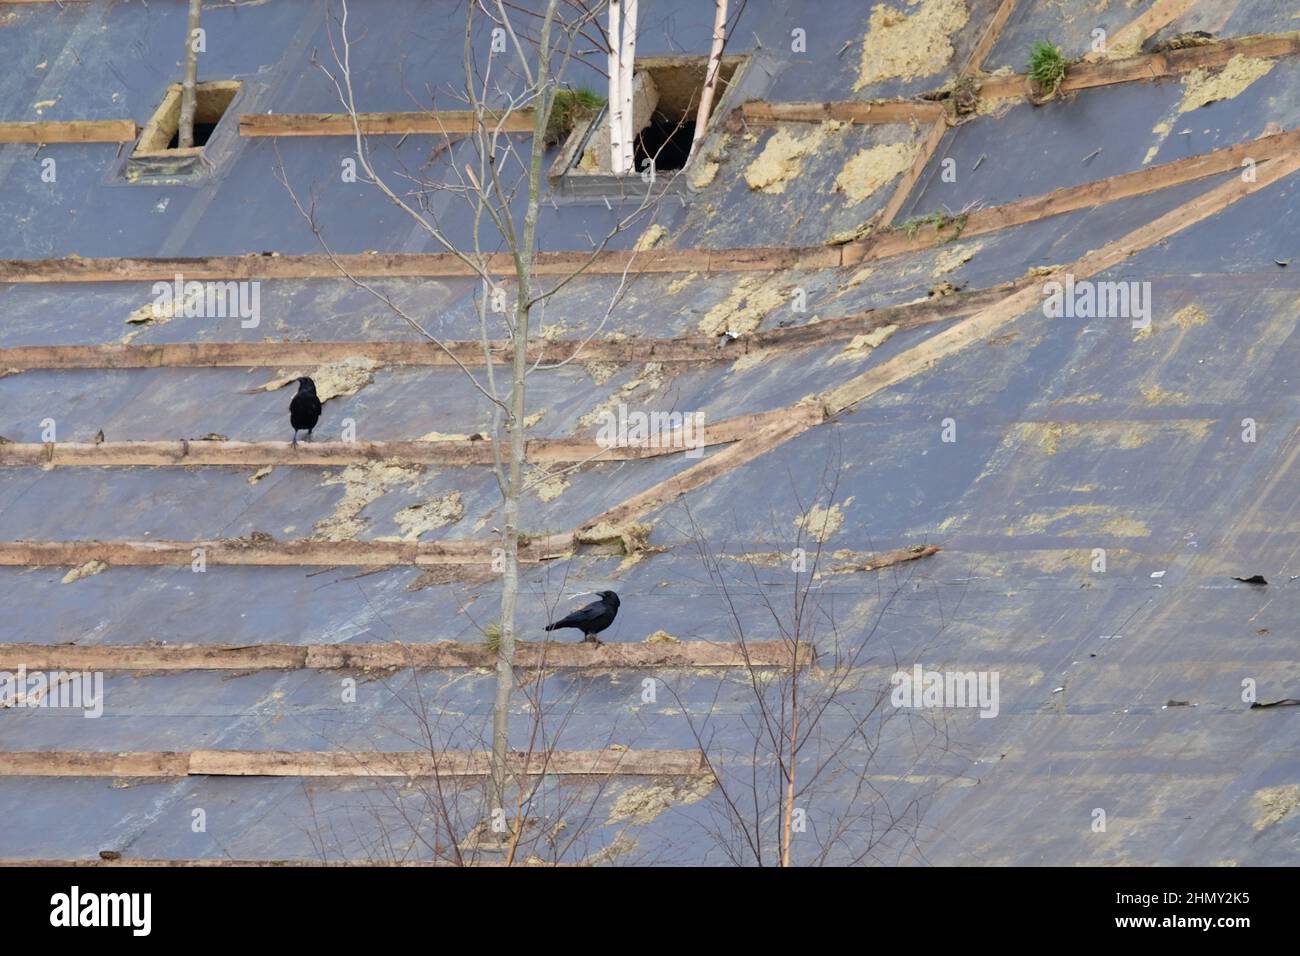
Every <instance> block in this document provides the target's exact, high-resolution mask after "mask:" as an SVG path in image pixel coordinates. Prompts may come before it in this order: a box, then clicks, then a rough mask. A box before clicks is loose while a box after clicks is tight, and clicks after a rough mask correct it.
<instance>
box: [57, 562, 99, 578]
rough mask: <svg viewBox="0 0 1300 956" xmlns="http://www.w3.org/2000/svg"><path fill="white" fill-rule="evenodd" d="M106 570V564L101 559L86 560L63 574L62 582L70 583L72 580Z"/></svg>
mask: <svg viewBox="0 0 1300 956" xmlns="http://www.w3.org/2000/svg"><path fill="white" fill-rule="evenodd" d="M107 570H108V565H107V564H105V563H104V562H103V561H87V562H86V563H85V564H83V565H80V566H78V567H75V568H73V569H72V570H71V571H69V572H68V573H67V574H65V575H64V576H63V581H62V583H63V584H71V583H72V582H73V581H80V580H81V579H82V578H88V577H92V576H93V575H96V574H102V573H103V572H105V571H107Z"/></svg>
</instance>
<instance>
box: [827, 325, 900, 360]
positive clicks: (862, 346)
mask: <svg viewBox="0 0 1300 956" xmlns="http://www.w3.org/2000/svg"><path fill="white" fill-rule="evenodd" d="M897 331H898V326H896V325H882V326H881V327H880V328H878V329H872V330H871V331H870V332H864V333H863V334H862V335H855V336H853V338H852V339H850V340H849V344H848V345H846V346H844V351H842V352H840V353H839V354H838V355H836V356H835V357H833V358H832V359H831V362H832V363H835V362H845V361H848V360H849V359H860V358H864V357H865V356H867V355H870V354H871V353H872V352H874V351H875V350H876V349H878V348H880V346H881V345H883V344H884V343H885V340H886V339H888V338H889V337H890V336H891V335H893V334H894V333H895V332H897Z"/></svg>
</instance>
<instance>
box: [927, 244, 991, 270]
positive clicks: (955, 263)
mask: <svg viewBox="0 0 1300 956" xmlns="http://www.w3.org/2000/svg"><path fill="white" fill-rule="evenodd" d="M983 248H984V243H983V241H980V242H967V243H964V244H962V245H960V246H952V247H951V248H946V249H943V250H941V251H940V252H939V254H938V255H937V256H935V257H934V271H933V272H932V273H931V275H932V276H941V275H945V274H946V273H949V272H952V271H953V270H954V269H959V268H961V267H962V266H964V265H965V264H966V263H968V262H970V261H971V260H972V259H974V258H975V253H977V252H979V251H980V250H981V249H983Z"/></svg>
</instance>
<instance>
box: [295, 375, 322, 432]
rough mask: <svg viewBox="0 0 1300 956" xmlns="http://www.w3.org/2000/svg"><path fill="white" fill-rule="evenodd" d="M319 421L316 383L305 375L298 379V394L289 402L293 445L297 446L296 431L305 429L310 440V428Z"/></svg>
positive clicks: (318, 400)
mask: <svg viewBox="0 0 1300 956" xmlns="http://www.w3.org/2000/svg"><path fill="white" fill-rule="evenodd" d="M318 421H320V399H319V398H317V397H316V383H315V382H313V381H312V380H311V379H309V378H307V376H305V375H304V376H303V377H302V378H300V379H298V394H297V395H295V396H294V397H293V401H291V402H290V403H289V424H290V425H292V426H293V447H294V448H297V447H298V432H300V431H305V432H306V433H307V440H308V441H311V430H312V429H313V428H315V427H316V423H317V422H318Z"/></svg>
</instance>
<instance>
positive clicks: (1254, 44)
mask: <svg viewBox="0 0 1300 956" xmlns="http://www.w3.org/2000/svg"><path fill="white" fill-rule="evenodd" d="M1297 53H1300V31H1292V32H1288V33H1267V34H1260V35H1259V36H1249V37H1236V38H1234V39H1230V40H1216V41H1214V42H1211V43H1206V44H1204V45H1203V46H1194V47H1187V48H1185V49H1182V50H1169V51H1167V52H1165V53H1144V54H1141V55H1139V56H1133V57H1129V58H1127V59H1124V60H1106V61H1102V62H1096V63H1076V64H1075V65H1073V66H1071V67H1070V68H1069V69H1068V70H1067V71H1066V74H1065V80H1064V82H1062V83H1061V92H1062V93H1073V92H1076V91H1078V90H1090V89H1095V88H1097V87H1100V86H1113V85H1115V84H1117V83H1133V82H1137V81H1141V80H1156V79H1160V78H1162V77H1167V76H1181V75H1183V74H1184V73H1190V72H1191V71H1192V70H1202V69H1205V70H1213V69H1216V68H1218V67H1221V66H1224V65H1226V64H1227V62H1228V61H1229V60H1231V59H1232V58H1233V57H1234V56H1245V57H1253V58H1255V59H1264V60H1271V59H1276V58H1277V57H1283V56H1293V55H1295V54H1297ZM1030 92H1031V91H1030V84H1029V78H1028V77H1027V76H1025V75H1024V74H1020V73H1015V74H1011V75H1009V76H986V77H984V78H982V80H981V87H980V92H979V96H980V99H982V100H998V99H1015V98H1020V97H1028V96H1029V95H1030Z"/></svg>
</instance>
